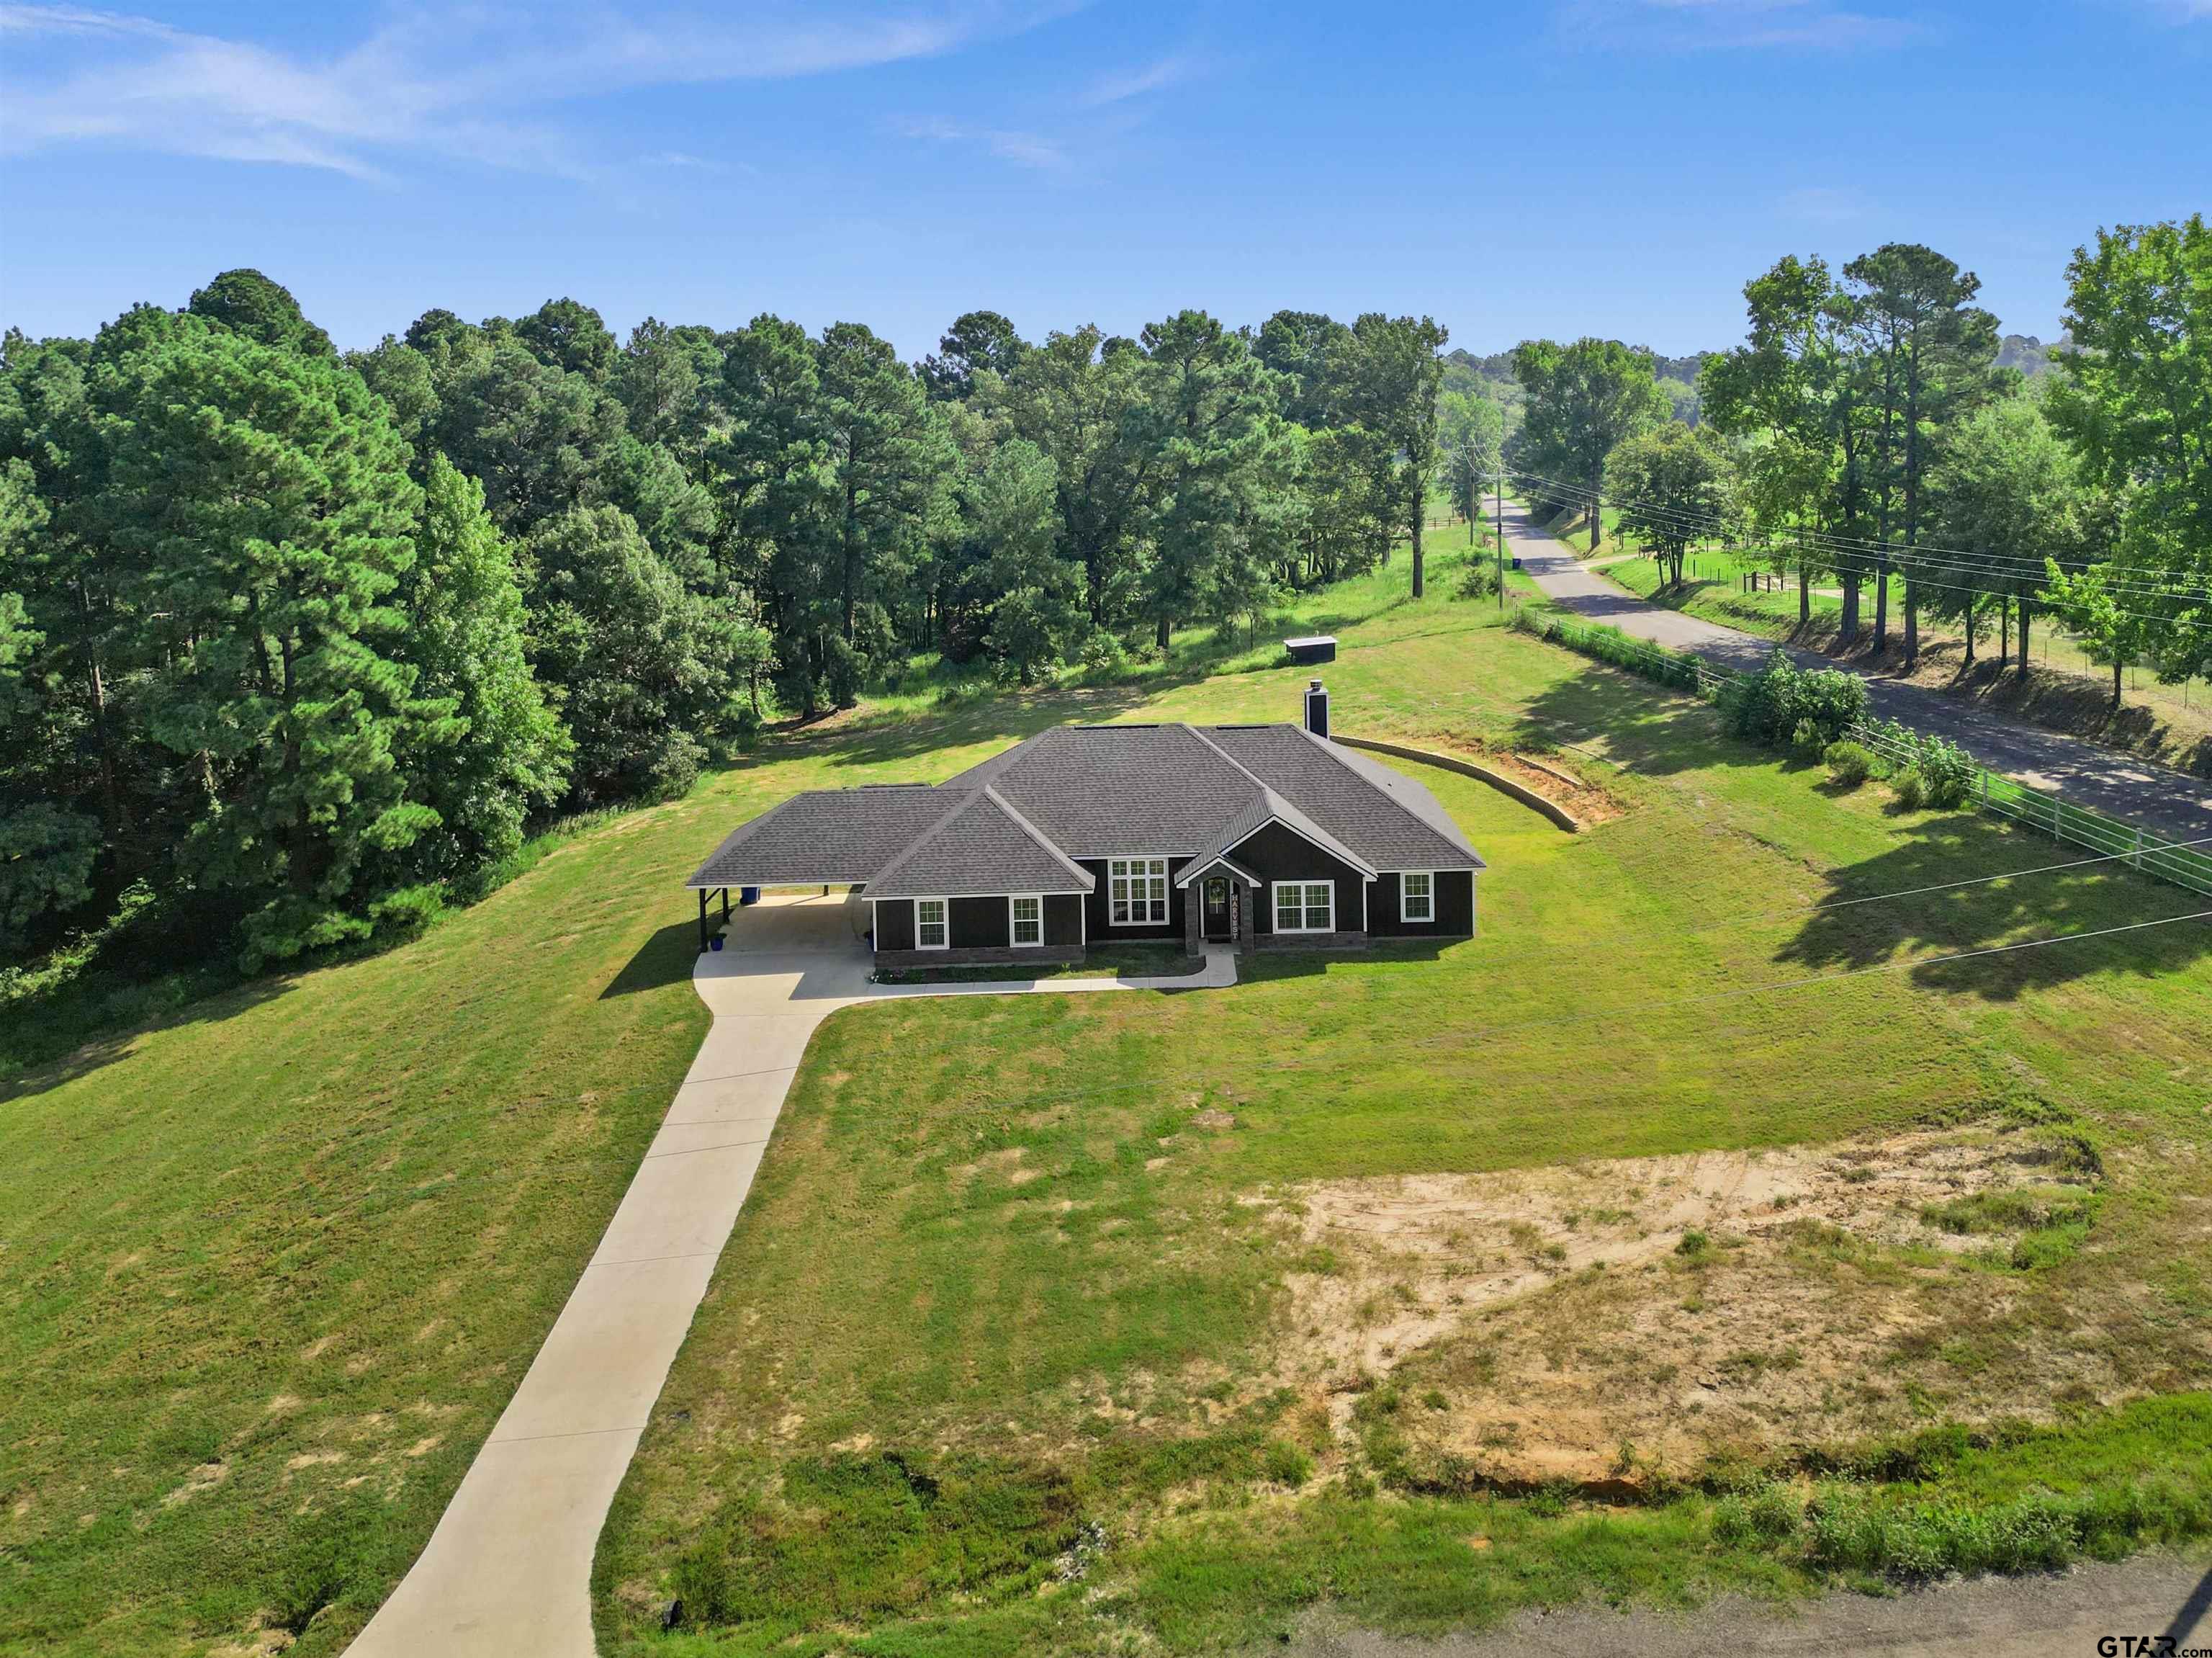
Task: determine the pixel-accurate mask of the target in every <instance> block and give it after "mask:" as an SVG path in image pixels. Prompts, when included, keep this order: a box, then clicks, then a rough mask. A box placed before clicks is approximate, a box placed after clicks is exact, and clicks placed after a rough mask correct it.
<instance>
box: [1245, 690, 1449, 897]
mask: <svg viewBox="0 0 2212 1658" xmlns="http://www.w3.org/2000/svg"><path fill="white" fill-rule="evenodd" d="M1206 735H1208V736H1209V737H1211V738H1212V740H1213V741H1215V742H1216V743H1218V745H1220V747H1221V748H1222V750H1223V751H1224V752H1225V753H1227V754H1228V755H1230V756H1231V758H1232V759H1235V760H1237V762H1238V763H1239V764H1240V765H1244V766H1246V767H1247V768H1249V770H1250V771H1252V773H1253V775H1254V776H1255V777H1260V778H1261V779H1263V780H1264V781H1265V782H1266V783H1267V785H1268V786H1269V787H1270V788H1272V789H1274V790H1275V791H1276V792H1277V793H1279V794H1280V795H1283V796H1285V798H1286V799H1288V800H1290V801H1291V802H1294V803H1295V804H1296V805H1297V807H1298V808H1300V809H1301V810H1303V811H1304V813H1305V814H1306V815H1307V816H1308V817H1310V818H1311V819H1312V820H1314V821H1315V822H1316V823H1317V824H1319V825H1320V826H1322V828H1323V829H1326V830H1327V831H1328V832H1329V833H1330V834H1332V835H1334V836H1335V837H1336V838H1338V839H1339V840H1340V841H1342V842H1343V843H1344V844H1346V846H1349V847H1350V848H1352V850H1353V851H1355V852H1357V853H1358V855H1359V856H1360V857H1361V858H1362V859H1364V861H1365V862H1366V863H1369V864H1370V865H1372V866H1373V867H1374V868H1376V869H1482V868H1484V867H1485V866H1484V864H1483V862H1482V858H1481V856H1480V855H1479V854H1478V853H1477V852H1476V851H1475V850H1474V847H1473V846H1472V845H1470V844H1468V838H1467V837H1466V836H1465V835H1464V834H1462V833H1461V832H1460V827H1459V826H1458V825H1457V824H1455V823H1454V822H1453V821H1452V819H1451V814H1449V812H1447V811H1445V810H1444V808H1443V806H1442V804H1441V803H1439V802H1438V801H1437V797H1436V796H1435V795H1431V793H1430V792H1429V791H1428V790H1427V789H1425V788H1423V787H1422V786H1421V785H1420V784H1419V783H1416V782H1414V781H1413V779H1412V778H1411V777H1407V776H1406V775H1405V774H1404V773H1402V772H1399V771H1392V770H1391V769H1390V768H1389V766H1387V765H1382V764H1381V763H1379V762H1378V761H1375V760H1371V759H1368V758H1367V756H1366V755H1364V754H1362V753H1358V751H1357V750H1355V749H1350V748H1346V747H1343V746H1341V745H1340V744H1338V743H1333V742H1324V741H1322V740H1321V739H1320V738H1319V737H1316V736H1315V735H1313V734H1312V733H1311V732H1310V731H1308V730H1306V729H1305V728H1304V727H1303V726H1296V725H1220V726H1210V727H1208V728H1206Z"/></svg>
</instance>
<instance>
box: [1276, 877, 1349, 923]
mask: <svg viewBox="0 0 2212 1658" xmlns="http://www.w3.org/2000/svg"><path fill="white" fill-rule="evenodd" d="M1275 930H1276V931H1277V932H1279V933H1332V932H1334V931H1335V930H1336V883H1335V882H1334V881H1277V882H1276V883H1275Z"/></svg>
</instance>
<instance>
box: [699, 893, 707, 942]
mask: <svg viewBox="0 0 2212 1658" xmlns="http://www.w3.org/2000/svg"><path fill="white" fill-rule="evenodd" d="M699 953H700V954H702V955H704V954H706V953H707V889H706V888H705V887H701V888H700V889H699Z"/></svg>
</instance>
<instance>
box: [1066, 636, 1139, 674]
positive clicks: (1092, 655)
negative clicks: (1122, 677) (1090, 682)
mask: <svg viewBox="0 0 2212 1658" xmlns="http://www.w3.org/2000/svg"><path fill="white" fill-rule="evenodd" d="M1075 660H1076V661H1077V662H1078V663H1079V664H1080V665H1081V667H1082V668H1083V670H1084V671H1085V673H1087V674H1119V673H1121V672H1122V671H1123V670H1124V669H1126V668H1127V667H1128V666H1129V647H1128V646H1127V645H1125V644H1123V643H1121V638H1120V637H1119V636H1118V635H1116V634H1115V633H1112V632H1110V631H1108V630H1107V629H1105V628H1100V629H1099V630H1098V631H1097V632H1095V633H1093V634H1092V635H1091V637H1089V638H1087V639H1085V640H1084V642H1083V643H1081V644H1080V645H1079V646H1077V647H1076V652H1075Z"/></svg>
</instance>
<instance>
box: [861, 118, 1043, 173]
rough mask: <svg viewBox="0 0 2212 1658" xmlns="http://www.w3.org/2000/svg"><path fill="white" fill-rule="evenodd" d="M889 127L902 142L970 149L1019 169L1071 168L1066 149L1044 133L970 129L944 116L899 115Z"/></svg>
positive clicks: (971, 127) (981, 128) (985, 128)
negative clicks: (964, 146)
mask: <svg viewBox="0 0 2212 1658" xmlns="http://www.w3.org/2000/svg"><path fill="white" fill-rule="evenodd" d="M888 125H890V130H891V131H893V132H896V133H897V134H898V135H899V137H902V138H912V139H915V140H916V141H917V142H919V143H936V144H961V145H967V146H969V147H972V148H975V149H982V150H985V151H987V152H988V153H989V154H991V155H995V156H997V157H998V158H999V159H1000V161H1003V162H1013V163H1014V164H1015V165H1016V166H1018V167H1029V168H1037V169H1039V170H1040V171H1049V172H1057V171H1059V170H1060V168H1065V167H1066V166H1067V164H1068V155H1067V150H1066V146H1065V145H1063V144H1062V143H1060V141H1059V140H1058V139H1055V138H1049V137H1044V136H1043V135H1042V134H1040V133H1036V132H1012V131H1005V130H1003V129H999V128H993V127H973V126H966V125H962V124H961V123H960V122H958V121H954V120H948V119H946V118H945V117H944V116H942V115H895V116H893V117H891V119H890V122H889V124H888Z"/></svg>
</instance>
